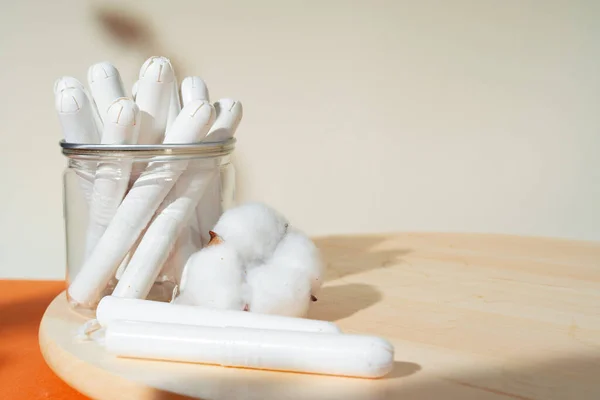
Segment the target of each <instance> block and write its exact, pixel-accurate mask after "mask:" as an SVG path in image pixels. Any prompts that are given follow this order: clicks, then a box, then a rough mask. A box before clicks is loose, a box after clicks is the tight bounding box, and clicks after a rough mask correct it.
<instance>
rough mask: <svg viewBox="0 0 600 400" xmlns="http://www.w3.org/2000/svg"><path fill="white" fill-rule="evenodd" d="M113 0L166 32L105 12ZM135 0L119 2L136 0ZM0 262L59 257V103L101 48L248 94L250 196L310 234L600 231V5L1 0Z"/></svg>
mask: <svg viewBox="0 0 600 400" xmlns="http://www.w3.org/2000/svg"><path fill="white" fill-rule="evenodd" d="M111 4H113V5H115V6H116V5H117V4H120V5H121V7H124V9H125V10H126V11H128V12H131V13H133V14H134V15H137V16H138V17H139V18H140V19H141V20H142V21H144V23H147V24H148V30H149V31H150V32H152V33H153V34H154V37H155V38H156V39H157V40H156V42H153V43H151V44H150V45H148V46H147V47H146V48H145V49H144V50H141V51H137V52H136V51H133V50H131V49H128V48H126V47H124V46H121V45H119V44H118V43H116V42H115V41H114V40H113V39H111V37H110V36H109V35H107V34H106V32H105V31H104V30H103V29H102V25H101V24H99V23H98V18H97V10H98V9H99V8H100V6H102V9H105V8H106V7H107V6H109V5H111ZM123 4H125V5H124V6H123ZM0 7H1V8H0V55H1V59H2V62H1V63H0V83H1V86H0V87H1V88H2V89H3V95H4V99H3V101H2V107H1V108H0V117H1V121H2V122H3V125H2V131H1V133H0V135H1V138H2V145H1V146H0V151H1V152H2V153H1V156H0V163H1V165H0V174H1V176H0V180H1V182H2V198H1V200H0V223H1V226H2V230H1V232H0V243H1V245H0V246H1V247H0V276H2V277H29V278H50V277H52V278H60V277H62V276H63V274H64V239H63V221H62V213H61V202H62V199H61V171H62V168H63V166H64V165H65V160H64V159H63V157H62V155H61V154H60V151H59V147H58V141H59V139H60V138H61V133H60V131H59V128H58V122H57V119H56V117H55V115H54V112H53V96H52V84H53V82H54V79H55V78H57V77H58V76H60V75H67V74H68V75H75V76H77V77H79V78H80V79H84V78H85V71H86V69H87V67H88V66H89V65H90V64H92V63H94V62H98V61H102V60H110V61H112V62H113V63H114V64H116V65H117V66H118V67H119V68H120V70H121V73H122V75H123V78H124V80H125V81H126V82H128V83H129V84H131V83H132V82H133V78H134V76H135V75H136V74H137V71H138V69H139V66H140V65H141V63H142V62H143V60H144V59H145V58H146V57H147V56H149V55H155V54H152V53H160V55H166V56H169V57H172V58H173V59H174V60H175V62H176V63H177V64H176V65H177V66H179V68H180V70H179V74H180V75H184V74H186V75H189V74H199V75H201V76H202V77H204V78H205V80H206V81H207V82H208V84H209V85H210V89H211V95H212V97H213V99H216V98H219V97H224V96H229V97H235V98H238V99H240V100H242V102H243V103H244V111H245V116H244V120H243V122H242V125H241V128H240V130H239V131H238V135H239V136H238V137H239V146H238V149H237V158H236V163H237V167H238V175H239V178H240V182H239V190H240V196H241V199H242V200H243V199H254V200H263V201H266V202H268V203H270V204H272V205H273V206H275V207H276V208H279V209H280V210H281V211H282V212H284V213H285V214H286V215H288V216H289V217H290V219H291V220H292V222H294V223H296V224H297V225H299V226H300V227H302V228H304V229H305V230H307V231H308V232H309V233H311V234H315V235H322V234H332V233H352V232H389V231H423V230H425V231H472V232H497V233H511V234H525V235H543V236H560V237H567V238H577V239H588V240H590V239H591V240H600V157H599V156H598V153H599V151H600V129H599V127H600V46H598V41H599V38H600V24H599V23H598V21H600V2H598V1H594V0H590V1H567V0H565V1H561V2H559V1H526V0H518V1H517V0H514V1H511V0H509V1H500V0H498V1H485V0H481V1H475V0H473V1H444V0H440V1H419V2H417V1H388V2H383V1H367V0H365V1H361V2H351V1H318V0H313V1H275V0H273V1H266V0H261V1H257V0H255V1H237V2H227V1H192V0H189V1H174V0H170V1H119V2H116V1H115V2H112V3H111V2H90V1H77V0H70V1H66V0H61V1H57V0H55V1H33V0H21V1H19V2H16V1H11V2H7V1H5V2H2V5H1V6H0Z"/></svg>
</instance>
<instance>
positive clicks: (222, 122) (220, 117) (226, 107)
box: [204, 99, 243, 142]
mask: <svg viewBox="0 0 600 400" xmlns="http://www.w3.org/2000/svg"><path fill="white" fill-rule="evenodd" d="M215 110H216V111H217V119H216V120H215V123H214V124H213V126H211V128H210V131H209V132H208V135H206V139H204V140H205V141H206V142H220V141H222V140H227V139H230V138H232V137H233V135H234V133H235V131H236V130H237V127H238V125H239V124H240V121H241V120H242V116H243V109H242V103H241V102H239V101H236V100H232V99H221V100H219V101H217V102H216V103H215Z"/></svg>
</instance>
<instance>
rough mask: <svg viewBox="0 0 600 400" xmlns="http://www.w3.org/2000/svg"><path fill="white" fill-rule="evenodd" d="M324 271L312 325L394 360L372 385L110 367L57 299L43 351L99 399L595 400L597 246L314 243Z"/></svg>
mask: <svg viewBox="0 0 600 400" xmlns="http://www.w3.org/2000/svg"><path fill="white" fill-rule="evenodd" d="M316 243H317V245H318V246H319V247H320V248H321V250H322V252H323V254H324V257H325V260H326V262H327V265H328V273H327V280H326V284H325V286H324V289H323V291H322V293H321V295H320V296H319V301H318V302H317V303H315V304H314V306H313V309H312V310H311V314H310V316H311V317H312V318H318V319H325V320H331V321H335V322H336V323H338V324H339V326H340V327H341V328H342V329H343V330H344V331H346V332H354V333H366V334H376V335H381V336H384V337H386V338H388V339H389V340H390V341H391V342H392V343H394V345H395V348H396V357H395V359H396V362H395V366H394V370H393V371H392V373H391V374H390V375H389V376H388V377H386V378H384V379H380V380H364V379H352V378H338V377H327V376H316V375H307V374H294V373H278V372H269V371H255V370H247V369H235V368H223V367H215V366H205V365H195V364H185V363H170V362H163V361H144V360H130V359H118V358H115V357H113V356H111V355H109V354H106V353H105V352H104V351H103V349H102V348H101V347H100V346H99V345H98V344H96V343H94V342H78V341H76V340H74V334H75V332H76V330H77V328H78V327H79V325H80V324H81V323H82V322H83V320H82V319H81V318H80V317H78V316H77V315H76V314H74V313H72V312H70V311H69V310H68V309H67V305H66V301H65V299H64V295H61V296H59V297H57V298H56V299H55V300H54V301H53V302H52V304H51V305H50V306H49V307H48V309H47V311H46V314H45V315H44V318H43V320H42V323H41V325H40V345H41V348H42V352H43V354H44V357H45V359H46V361H47V362H48V364H49V365H50V366H51V368H52V369H53V370H54V371H55V372H56V373H57V374H58V375H59V376H60V377H61V378H63V379H64V380H65V381H66V382H67V383H69V384H70V385H72V386H73V387H75V388H77V389H78V390H80V391H81V392H83V393H85V394H87V395H89V396H91V397H94V398H99V399H111V400H112V399H168V398H178V397H180V396H191V397H198V398H204V399H227V400H236V399H257V400H269V399H311V400H318V399H398V398H402V399H438V398H439V399H506V398H513V399H600V243H592V242H575V241H566V240H556V239H541V238H524V237H512V236H497V235H471V234H398V235H379V236H376V235H374V236H348V237H344V236H336V237H328V238H321V239H317V240H316Z"/></svg>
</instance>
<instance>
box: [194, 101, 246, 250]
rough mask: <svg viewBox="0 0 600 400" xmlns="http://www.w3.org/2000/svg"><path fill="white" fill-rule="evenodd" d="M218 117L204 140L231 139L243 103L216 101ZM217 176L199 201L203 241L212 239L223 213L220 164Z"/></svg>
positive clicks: (239, 118) (238, 122)
mask: <svg viewBox="0 0 600 400" xmlns="http://www.w3.org/2000/svg"><path fill="white" fill-rule="evenodd" d="M215 110H216V112H217V119H216V120H215V123H214V124H213V126H212V127H211V128H210V131H209V132H208V135H206V138H205V139H204V141H206V142H215V141H223V140H228V139H231V138H232V137H233V136H234V135H235V131H236V130H237V127H238V126H239V124H240V121H241V119H242V114H243V110H242V103H240V102H239V101H235V100H231V99H222V100H219V101H217V102H216V103H215ZM215 168H219V173H218V175H217V178H216V179H214V180H213V182H211V184H210V185H209V186H208V188H207V189H206V193H205V194H204V196H203V197H202V199H201V200H200V202H199V203H198V206H197V209H196V215H197V216H198V227H199V230H200V235H201V236H202V242H203V243H208V241H209V240H210V237H209V234H208V232H209V231H210V230H212V229H213V228H214V226H215V224H216V223H217V221H218V220H219V217H220V216H221V214H223V211H225V210H224V208H223V196H222V193H221V188H222V186H221V171H220V166H216V167H215Z"/></svg>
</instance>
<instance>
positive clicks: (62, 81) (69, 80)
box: [54, 76, 85, 94]
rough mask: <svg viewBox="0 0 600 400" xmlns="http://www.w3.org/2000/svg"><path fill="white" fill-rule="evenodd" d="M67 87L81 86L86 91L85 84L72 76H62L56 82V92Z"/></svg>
mask: <svg viewBox="0 0 600 400" xmlns="http://www.w3.org/2000/svg"><path fill="white" fill-rule="evenodd" d="M67 88H79V89H81V90H83V91H85V88H84V86H83V84H82V83H81V82H79V81H78V80H77V79H76V78H73V77H72V76H62V77H60V78H58V79H57V80H56V81H55V82H54V94H57V93H59V92H61V91H63V90H64V89H67Z"/></svg>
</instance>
